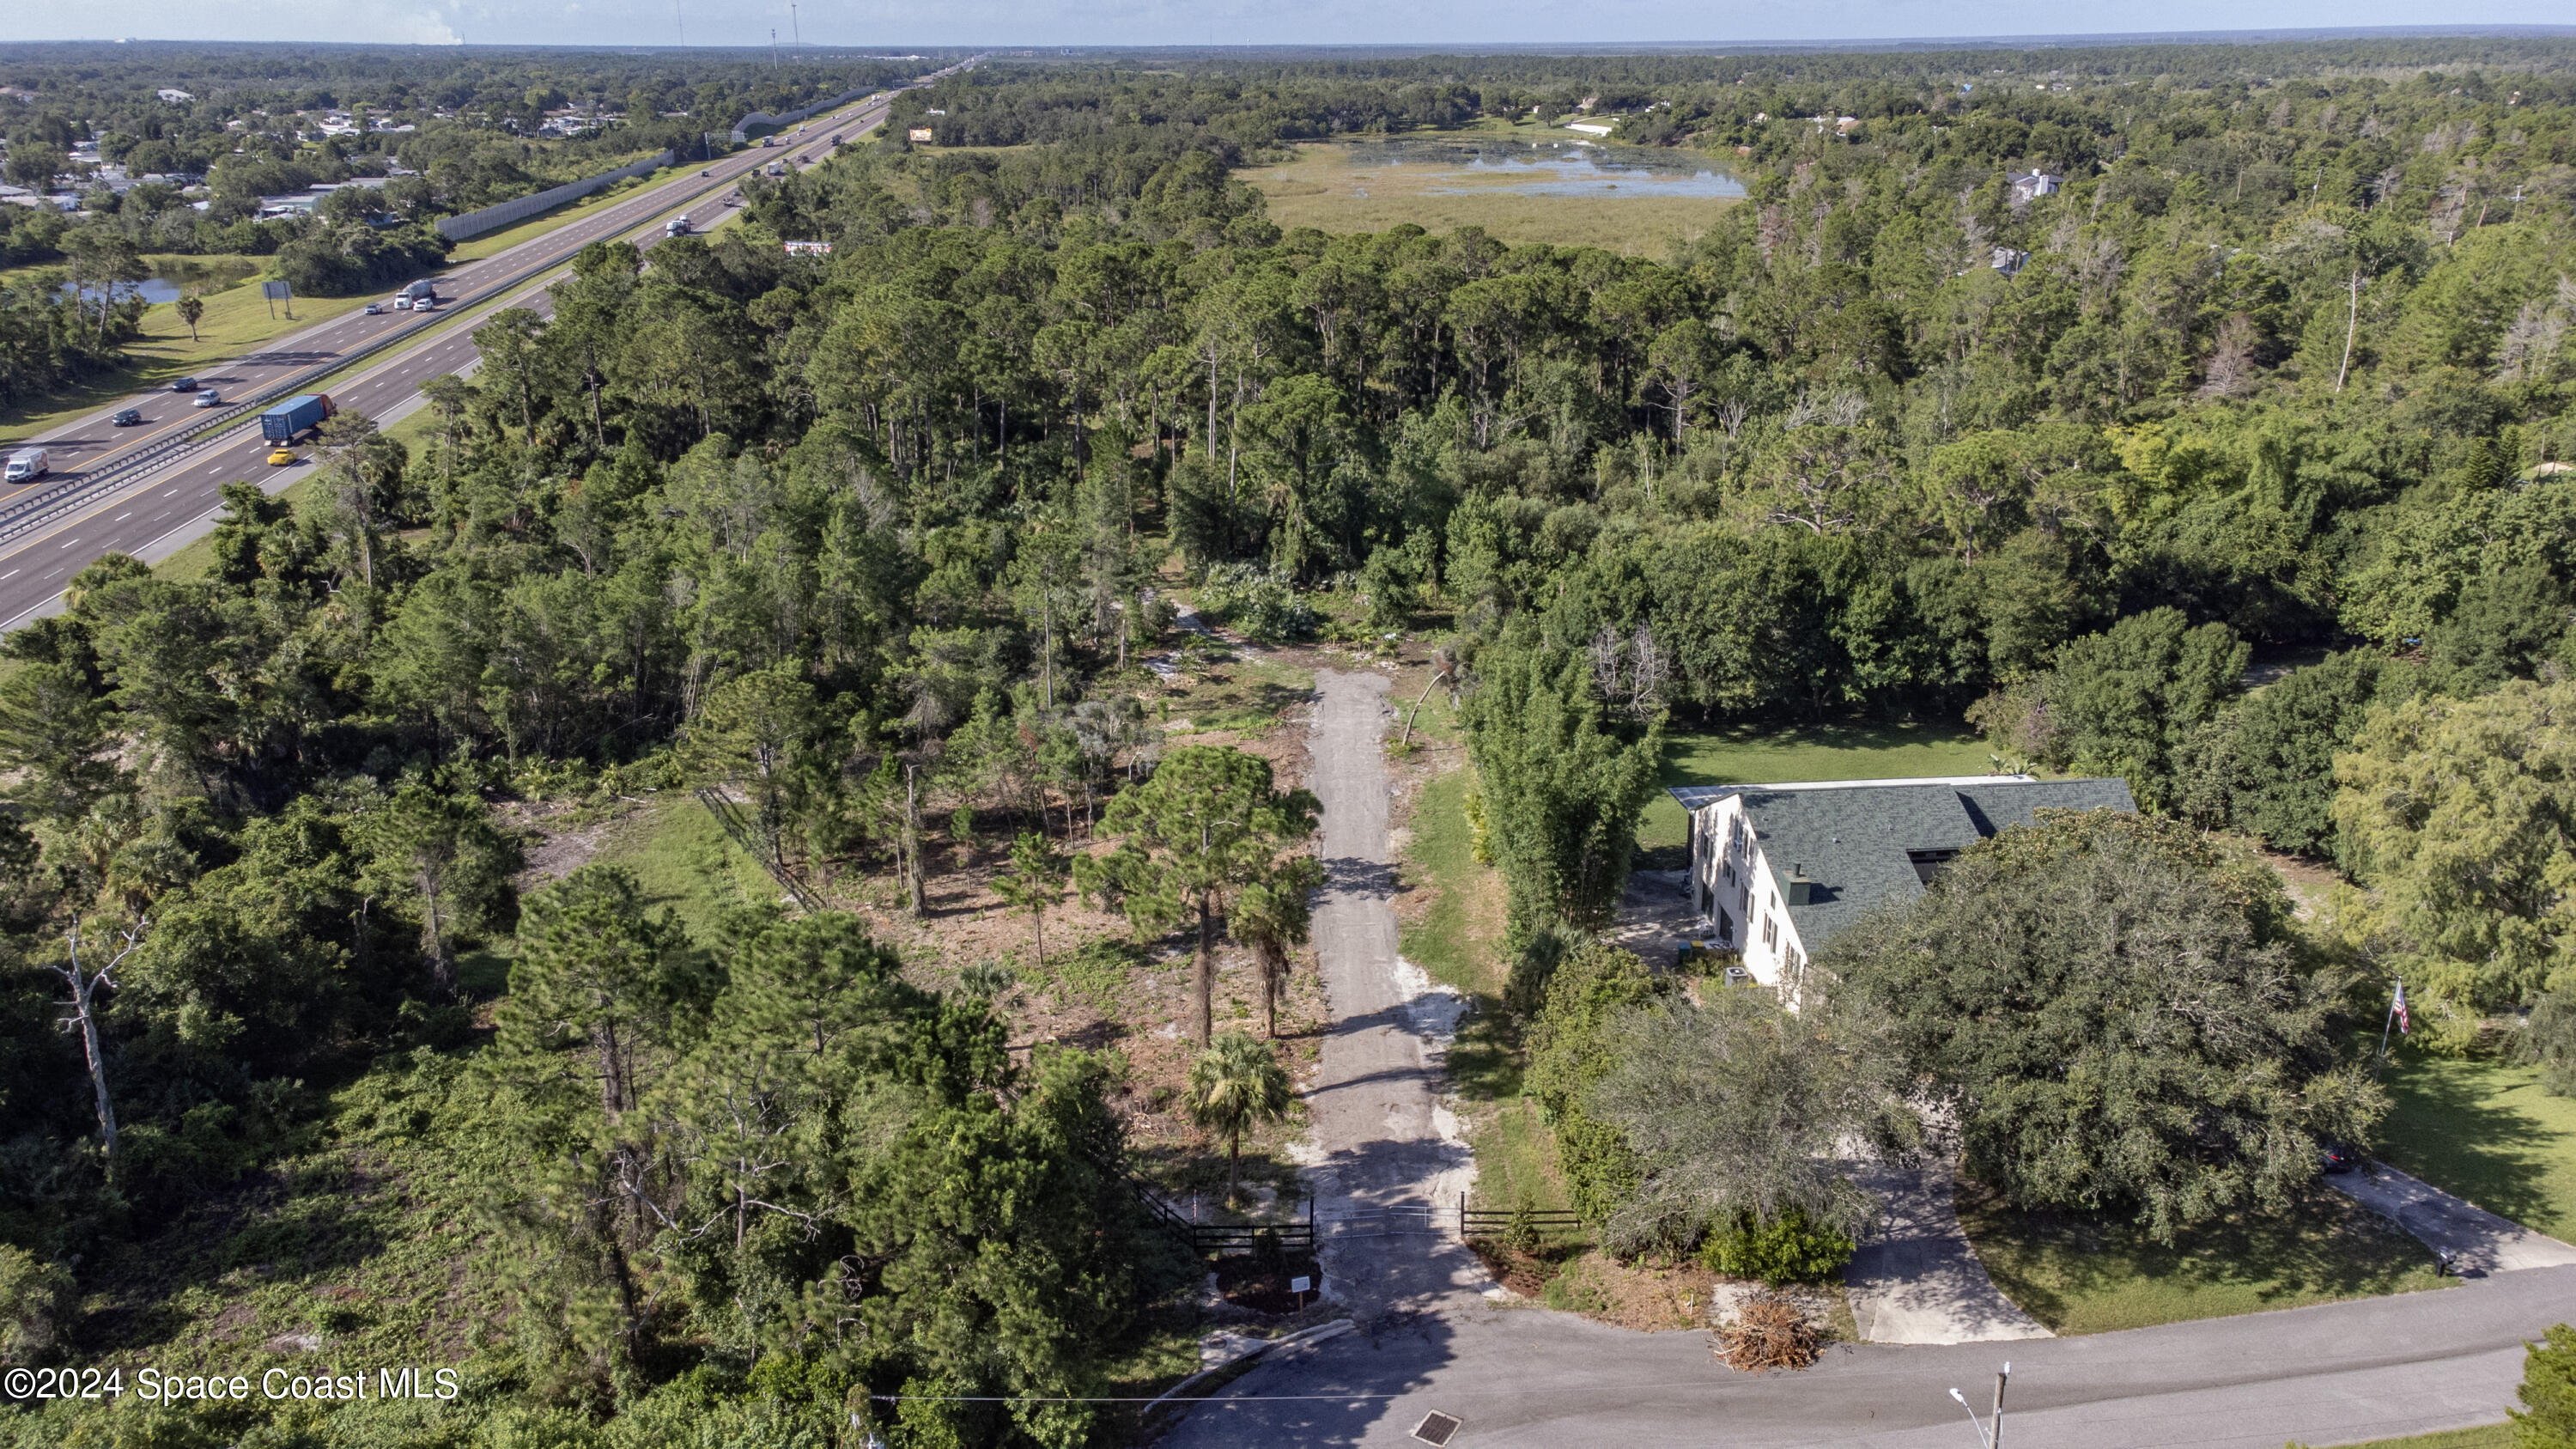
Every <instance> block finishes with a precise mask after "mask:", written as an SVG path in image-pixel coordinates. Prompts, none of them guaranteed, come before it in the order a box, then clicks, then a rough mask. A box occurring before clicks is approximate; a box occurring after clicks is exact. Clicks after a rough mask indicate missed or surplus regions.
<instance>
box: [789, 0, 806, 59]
mask: <svg viewBox="0 0 2576 1449" xmlns="http://www.w3.org/2000/svg"><path fill="white" fill-rule="evenodd" d="M787 45H788V48H789V49H791V50H801V49H803V48H804V46H805V27H803V26H801V25H799V24H797V23H796V7H795V6H794V5H792V4H791V5H789V6H788V7H787Z"/></svg>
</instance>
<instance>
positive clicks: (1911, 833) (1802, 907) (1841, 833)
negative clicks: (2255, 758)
mask: <svg viewBox="0 0 2576 1449" xmlns="http://www.w3.org/2000/svg"><path fill="white" fill-rule="evenodd" d="M1671 794H1672V796H1673V798H1674V799H1675V800H1677V801H1679V802H1681V806H1682V808H1683V809H1684V810H1697V809H1700V808H1702V807H1705V806H1707V805H1708V804H1710V803H1712V802H1713V801H1716V800H1719V799H1723V798H1724V797H1726V796H1729V795H1735V796H1740V797H1742V799H1743V801H1744V812H1745V816H1746V818H1747V819H1748V820H1750V821H1751V822H1752V824H1753V829H1754V832H1755V836H1756V838H1757V840H1758V841H1759V842H1760V845H1761V848H1762V854H1763V857H1764V859H1765V860H1766V861H1768V862H1769V864H1770V867H1771V877H1770V878H1769V879H1768V880H1764V881H1761V882H1757V885H1758V886H1759V888H1760V891H1761V894H1762V898H1763V899H1764V900H1765V901H1766V902H1767V901H1768V899H1769V898H1770V895H1771V894H1772V893H1774V892H1776V893H1777V894H1778V896H1779V899H1780V901H1781V903H1782V905H1783V907H1784V908H1785V909H1786V910H1787V912H1788V914H1789V918H1790V920H1792V921H1794V922H1795V923H1796V924H1797V927H1798V938H1799V940H1801V941H1803V942H1804V943H1806V946H1807V948H1808V949H1809V950H1814V949H1815V948H1816V947H1818V946H1820V945H1822V944H1824V942H1825V940H1826V939H1827V938H1828V937H1830V936H1832V935H1833V934H1834V933H1835V932H1837V931H1840V930H1842V929H1843V928H1844V927H1846V926H1849V925H1851V924H1852V923H1853V922H1855V921H1858V920H1859V919H1860V918H1861V917H1862V916H1864V915H1867V914H1868V913H1869V912H1871V911H1873V910H1876V909H1877V908H1879V907H1880V906H1883V905H1886V904H1887V903H1889V902H1891V901H1911V900H1913V899H1914V898H1916V897H1917V896H1920V895H1922V894H1923V878H1922V876H1921V874H1920V873H1919V872H1918V871H1917V870H1916V867H1915V857H1914V855H1913V854H1912V852H1933V853H1936V854H1937V853H1940V852H1956V851H1959V850H1963V849H1965V848H1967V847H1968V846H1971V845H1974V844H1975V843H1977V842H1978V841H1980V840H1983V839H1984V838H1986V837H1987V836H1989V835H1992V834H1994V833H1995V832H1996V831H1998V830H2001V829H2003V828H2004V827H2005V826H2008V825H2028V824H2030V823H2031V820H2032V813H2031V812H2033V811H2035V810H2040V809H2065V810H2121V811H2134V810H2136V809H2137V808H2138V806H2137V802H2136V801H2135V800H2134V799H2132V798H2130V795H2129V786H2128V782H2127V781H2125V780H2116V779H2096V780H2031V779H2016V778H2014V777H2011V776H2007V775H1998V776H1994V777H1992V778H1983V779H1978V778H1971V779H1960V780H1901V781H1876V780H1827V781H1817V782H1813V783H1801V784H1791V785H1692V786H1682V787H1679V788H1676V789H1674V790H1673V791H1671ZM1798 871H1803V872H1804V873H1805V875H1806V878H1807V879H1808V880H1810V881H1812V882H1814V886H1813V888H1812V889H1811V891H1810V893H1809V895H1808V898H1807V900H1806V902H1805V903H1804V904H1795V905H1793V904H1790V903H1789V888H1788V883H1789V878H1790V876H1791V874H1792V873H1793V872H1798Z"/></svg>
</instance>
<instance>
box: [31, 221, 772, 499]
mask: <svg viewBox="0 0 2576 1449" xmlns="http://www.w3.org/2000/svg"><path fill="white" fill-rule="evenodd" d="M741 179H742V178H741V177H739V176H732V177H726V178H724V179H722V180H719V181H716V182H714V183H713V184H711V185H707V186H701V187H699V188H698V189H697V190H695V191H692V192H690V193H689V194H688V197H687V198H686V200H685V201H683V202H665V203H658V204H656V205H655V206H654V207H653V208H652V210H654V211H661V210H666V209H667V208H668V207H669V206H671V205H685V204H686V203H687V202H689V201H695V200H697V199H698V198H699V197H701V196H706V195H709V194H712V193H714V192H717V191H721V190H723V189H724V188H726V187H728V186H732V185H735V184H737V183H738V182H740V181H741ZM618 204H619V205H624V204H625V203H623V202H620V203H618ZM566 260H567V256H566V254H564V253H560V252H559V253H556V254H554V255H552V256H549V257H547V258H546V259H545V260H543V261H540V262H535V263H531V264H530V265H528V266H525V267H521V268H520V269H518V270H517V271H515V272H512V273H511V274H510V275H509V276H507V277H504V278H502V279H501V280H500V281H498V282H495V283H493V284H491V285H490V286H486V287H478V288H476V289H475V290H474V291H473V292H471V293H468V294H466V295H464V296H460V297H458V298H457V299H456V302H455V305H456V307H457V308H458V309H460V310H461V309H464V308H468V307H476V306H480V305H482V304H483V303H485V302H488V301H491V300H492V299H493V298H495V297H498V296H502V295H505V294H507V293H510V292H514V291H516V290H518V289H519V288H520V287H522V286H525V285H526V284H527V283H528V282H530V281H531V280H533V279H535V278H537V277H540V276H543V275H544V274H545V273H547V272H550V271H552V270H554V269H555V268H557V267H560V266H562V265H563V264H564V263H565V261H566ZM449 315H450V314H448V313H444V312H432V313H430V314H429V315H428V316H426V317H423V318H421V319H420V320H418V321H415V322H411V323H407V324H405V325H403V326H400V327H397V328H395V329H394V330H393V331H391V332H387V333H385V334H384V335H382V336H380V337H376V338H374V339H372V340H370V341H367V342H365V343H361V344H360V345H359V346H357V347H356V348H354V349H352V350H350V351H348V352H344V353H341V354H340V355H339V356H337V357H334V358H332V359H331V360H330V361H328V362H321V363H316V364H314V365H313V366H311V367H308V368H306V369H304V370H303V371H301V372H298V373H295V374H293V375H291V376H288V377H285V378H282V379H280V380H278V381H276V382H272V383H268V384H266V385H265V386H263V387H261V388H260V389H259V390H258V391H256V392H254V393H252V394H251V395H250V396H249V397H247V398H245V399H243V400H242V401H241V402H238V403H233V404H228V405H226V406H224V407H222V408H218V409H215V410H214V415H213V416H212V417H209V418H207V419H205V420H204V421H203V422H199V423H194V424H191V425H190V426H188V427H186V428H183V429H181V430H180V431H179V433H178V434H177V435H176V436H173V437H168V438H163V439H162V440H160V441H159V442H156V443H147V444H145V445H144V446H143V447H141V448H138V449H136V450H135V451H134V452H131V453H128V454H126V455H125V456H124V457H121V458H118V459H116V460H115V461H114V462H111V463H106V464H104V465H102V466H100V467H97V468H93V469H89V470H87V471H84V472H81V473H76V474H74V475H72V476H71V477H68V478H66V479H64V480H63V481H62V482H61V483H60V484H57V485H56V486H54V487H52V488H48V489H46V490H44V491H43V492H41V493H33V494H29V495H27V496H25V497H23V498H17V499H13V500H11V501H10V502H9V503H7V504H5V505H0V545H6V544H8V543H10V542H12V541H14V540H16V539H18V538H21V537H23V536H25V535H26V534H29V533H33V532H35V531H36V530H37V529H40V528H42V527H44V526H45V525H46V524H47V523H48V522H49V521H50V520H51V519H52V518H53V516H54V515H55V514H56V513H58V512H61V511H63V510H65V509H69V508H77V507H79V506H80V505H81V504H83V503H87V502H91V501H93V500H95V499H99V498H104V497H108V496H110V495H112V494H114V493H115V492H116V491H117V490H118V489H120V488H123V487H125V486H126V485H128V484H129V483H131V482H133V480H134V479H135V477H136V476H137V475H139V474H141V473H145V472H149V471H151V470H153V469H155V468H158V467H160V466H161V465H163V464H165V463H167V462H169V461H170V460H172V459H173V458H177V457H179V456H182V455H184V454H186V453H188V452H191V451H193V450H194V449H195V448H196V447H197V445H198V444H200V443H202V442H204V441H205V440H207V439H208V438H212V437H214V436H216V435H217V434H220V433H224V432H228V431H230V430H231V428H232V427H233V425H234V424H236V423H239V422H240V421H241V420H242V419H244V418H246V417H249V416H250V415H251V414H253V413H254V412H258V411H260V410H262V409H263V408H264V407H265V406H266V405H267V404H269V403H273V402H275V401H277V400H278V399H279V398H284V397H293V396H294V395H295V394H297V393H299V392H302V391H305V390H306V389H307V387H309V386H310V385H311V384H313V383H316V382H319V381H321V380H322V379H323V378H326V377H329V376H331V375H332V374H333V373H336V372H340V371H342V370H344V369H346V368H349V367H352V366H355V365H356V364H358V363H360V362H364V361H365V360H366V359H368V358H370V357H373V356H375V355H376V354H377V353H379V352H382V351H384V350H385V349H387V348H389V347H392V346H393V345H395V344H396V343H399V342H403V341H406V340H408V339H410V338H413V337H416V336H418V335H420V334H421V333H423V332H425V331H428V330H429V329H430V328H432V327H436V326H438V325H439V324H440V323H442V322H445V321H447V320H448V317H449Z"/></svg>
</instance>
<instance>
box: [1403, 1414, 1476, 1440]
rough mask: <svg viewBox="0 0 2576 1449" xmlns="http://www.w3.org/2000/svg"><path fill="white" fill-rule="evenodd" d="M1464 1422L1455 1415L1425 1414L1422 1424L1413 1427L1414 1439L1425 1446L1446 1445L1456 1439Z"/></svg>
mask: <svg viewBox="0 0 2576 1449" xmlns="http://www.w3.org/2000/svg"><path fill="white" fill-rule="evenodd" d="M1464 1422H1465V1421H1464V1420H1462V1419H1460V1418H1459V1417H1458V1416H1457V1415H1455V1414H1443V1413H1438V1412H1433V1413H1429V1414H1425V1415H1423V1416H1422V1422H1421V1423H1419V1424H1416V1425H1414V1426H1413V1437H1414V1438H1416V1439H1419V1440H1421V1441H1422V1442H1423V1443H1425V1444H1446V1443H1448V1442H1449V1441H1450V1440H1451V1439H1452V1438H1454V1437H1456V1435H1457V1433H1458V1428H1459V1426H1460V1425H1461V1424H1463V1423H1464Z"/></svg>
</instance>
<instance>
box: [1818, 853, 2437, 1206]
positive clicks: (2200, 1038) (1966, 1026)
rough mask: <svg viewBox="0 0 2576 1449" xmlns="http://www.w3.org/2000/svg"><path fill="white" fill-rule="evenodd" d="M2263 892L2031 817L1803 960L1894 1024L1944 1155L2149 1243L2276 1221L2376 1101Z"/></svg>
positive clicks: (2340, 989) (2323, 993)
mask: <svg viewBox="0 0 2576 1449" xmlns="http://www.w3.org/2000/svg"><path fill="white" fill-rule="evenodd" d="M2288 916H2289V912H2288V905H2287V901H2286V899H2285V897H2284V895H2283V892H2282V889H2281V886H2280V883H2279V881H2278V879H2277V878H2276V877H2274V876H2273V875H2272V874H2271V872H2270V870H2269V869H2268V868H2266V867H2265V866H2264V865H2262V864H2261V863H2260V862H2259V861H2254V860H2251V859H2247V858H2244V857H2241V856H2237V855H2234V854H2231V853H2229V851H2228V850H2227V849H2226V848H2225V847H2223V846H2220V845H2217V844H2213V843H2210V842H2208V841H2207V840H2206V839H2204V838H2203V837H2200V836H2198V835H2195V834H2193V833H2192V832H2190V831H2189V830H2187V829H2186V828H2184V827H2181V826H2178V825H2175V824H2172V823H2170V822H2165V821H2160V820H2156V819H2154V818H2152V817H2146V816H2131V815H2120V814H2115V813H2113V812H2109V811H2093V812H2082V813H2078V812H2051V813H2048V814H2045V815H2044V816H2043V818H2042V821H2041V823H2039V824H2037V825H2033V826H2022V827H2014V828H2010V829H2007V830H2005V831H2003V832H2002V833H2001V834H1999V835H1997V836H1995V837H1994V838H1993V839H1991V840H1989V841H1986V842H1984V843H1982V844H1980V845H1976V846H1973V847H1971V848H1970V849H1968V850H1967V851H1965V852H1964V853H1962V854H1961V855H1960V856H1959V857H1958V858H1957V859H1956V860H1955V861H1953V862H1951V864H1950V865H1949V866H1948V867H1947V868H1946V869H1945V870H1944V871H1943V872H1942V874H1941V875H1939V876H1938V877H1936V878H1935V880H1934V881H1933V882H1932V885H1931V888H1930V889H1929V890H1928V891H1927V892H1926V893H1925V894H1924V895H1923V897H1922V898H1921V899H1920V900H1919V901H1917V902H1916V903H1915V904H1913V905H1912V906H1910V907H1906V908H1896V909H1889V910H1887V911H1884V912H1882V913H1880V914H1878V915H1877V916H1875V917H1873V918H1871V919H1870V920H1868V921H1866V922H1864V923H1863V924H1861V925H1859V926H1855V927H1854V928H1852V929H1851V930H1850V931H1848V932H1846V933H1844V934H1842V935H1840V936H1837V937H1835V938H1834V939H1833V940H1832V941H1831V942H1830V943H1828V944H1827V946H1826V947H1825V948H1824V949H1822V950H1820V951H1819V952H1818V953H1817V958H1816V964H1817V965H1818V966H1819V967H1820V968H1823V969H1825V970H1827V971H1830V972H1831V973H1832V974H1833V976H1834V977H1835V978H1837V981H1838V985H1837V986H1836V988H1835V990H1836V991H1837V992H1838V993H1840V994H1843V995H1845V996H1847V997H1848V998H1849V999H1851V1000H1854V1001H1856V1002H1860V1003H1866V1004H1868V1005H1869V1006H1871V1007H1874V1008H1875V1009H1877V1010H1880V1011H1884V1012H1886V1013H1887V1014H1888V1015H1889V1016H1890V1017H1892V1018H1893V1019H1894V1020H1895V1022H1896V1023H1897V1036H1898V1040H1899V1043H1900V1049H1901V1051H1902V1054H1903V1057H1904V1060H1905V1061H1906V1062H1907V1063H1908V1065H1909V1066H1910V1067H1911V1069H1912V1070H1914V1071H1916V1072H1918V1073H1920V1074H1921V1077H1922V1080H1923V1081H1924V1082H1925V1084H1926V1085H1927V1087H1928V1088H1929V1089H1930V1090H1931V1091H1932V1092H1934V1093H1936V1094H1937V1095H1938V1097H1939V1098H1940V1099H1941V1100H1942V1101H1944V1102H1946V1103H1947V1104H1949V1105H1950V1106H1952V1107H1954V1108H1955V1109H1956V1111H1957V1113H1958V1121H1959V1127H1960V1131H1961V1134H1962V1137H1963V1146H1964V1148H1965V1155H1966V1161H1967V1165H1968V1167H1969V1169H1970V1170H1971V1171H1972V1172H1974V1173H1975V1174H1976V1175H1977V1176H1978V1177H1979V1178H1980V1179H1981V1180H1983V1181H1985V1182H1987V1183H1989V1184H1992V1185H1993V1186H1995V1187H1997V1188H1999V1189H2001V1190H2002V1191H2003V1192H2004V1193H2005V1194H2006V1196H2008V1197H2009V1198H2011V1199H2012V1200H2014V1201H2016V1202H2018V1203H2021V1204H2024V1205H2027V1206H2042V1207H2070V1208H2085V1209H2106V1208H2107V1209H2117V1210H2121V1211H2125V1212H2130V1213H2134V1214H2135V1215H2136V1217H2137V1218H2138V1219H2139V1221H2141V1222H2142V1223H2144V1224H2145V1225H2146V1226H2147V1227H2148V1228H2149V1229H2150V1230H2151V1231H2152V1232H2154V1233H2155V1235H2156V1236H2157V1237H2158V1238H2160V1239H2163V1240H2166V1241H2170V1240H2171V1239H2172V1237H2173V1235H2174V1234H2175V1233H2176V1232H2178V1231H2179V1230H2181V1229H2183V1228H2187V1227H2189V1226H2191V1225H2193V1224H2195V1223H2199V1222H2202V1221H2205V1220H2207V1219H2209V1218H2211V1217H2213V1216H2215V1215H2217V1214H2220V1213H2225V1212H2230V1211H2235V1210H2240V1209H2245V1210H2260V1211H2265V1212H2280V1211H2283V1210H2284V1209H2286V1208H2287V1207H2288V1206H2289V1205H2290V1203H2291V1202H2293V1201H2294V1200H2295V1199H2296V1197H2297V1195H2298V1194H2299V1193H2300V1192H2301V1191H2303V1190H2304V1189H2305V1188H2306V1187H2307V1186H2308V1185H2309V1184H2311V1183H2312V1182H2314V1181H2315V1179H2316V1175H2317V1164H2318V1161H2319V1148H2320V1146H2321V1144H2324V1143H2330V1142H2363V1141H2366V1140H2367V1139H2368V1137H2369V1136H2370V1134H2371V1132H2372V1129H2373V1127H2374V1125H2375V1124H2376V1123H2377V1121H2378V1119H2379V1116H2380V1115H2381V1114H2382V1113H2383V1112H2385V1111H2386V1109H2387V1104H2386V1099H2385V1098H2384V1097H2383V1096H2382V1094H2381V1093H2380V1090H2379V1088H2378V1087H2377V1086H2375V1085H2374V1084H2372V1083H2371V1082H2370V1080H2369V1079H2368V1077H2367V1076H2366V1075H2365V1074H2364V1073H2363V1072H2362V1071H2361V1070H2360V1069H2359V1068H2358V1067H2356V1066H2353V1065H2350V1064H2347V1063H2345V1062H2344V1061H2343V1060H2342V1058H2341V1054H2340V1052H2339V1051H2338V1042H2337V1031H2336V1027H2337V1022H2338V1018H2339V1016H2340V1013H2341V1011H2342V1009H2343V1001H2342V997H2343V993H2344V991H2345V989H2346V988H2347V986H2348V985H2349V984H2350V982H2349V978H2348V977H2346V976H2345V975H2343V974H2341V973H2340V972H2338V971H2337V970H2334V969H2331V968H2329V967H2326V966H2322V965H2319V964H2316V963H2314V962H2310V961H2307V960H2303V959H2302V958H2301V955H2300V952H2299V949H2298V947H2297V946H2296V945H2295V944H2294V943H2293V942H2292V941H2291V940H2290V939H2289V937H2288V935H2287V930H2286V927H2287V924H2288Z"/></svg>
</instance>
